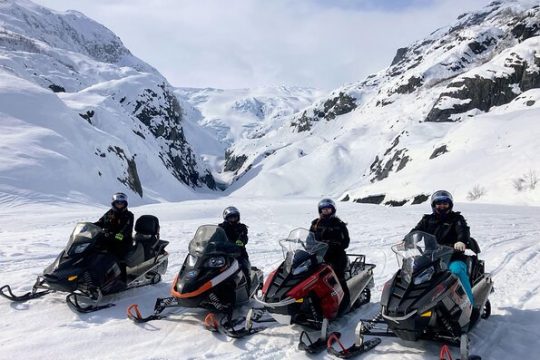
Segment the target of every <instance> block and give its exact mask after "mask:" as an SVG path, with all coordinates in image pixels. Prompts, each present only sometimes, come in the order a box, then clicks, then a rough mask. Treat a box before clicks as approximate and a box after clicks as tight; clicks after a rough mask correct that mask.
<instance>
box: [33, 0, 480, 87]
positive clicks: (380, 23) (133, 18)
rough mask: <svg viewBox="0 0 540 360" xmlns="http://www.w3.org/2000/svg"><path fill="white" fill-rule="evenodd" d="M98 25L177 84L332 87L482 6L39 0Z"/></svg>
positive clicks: (340, 0)
mask: <svg viewBox="0 0 540 360" xmlns="http://www.w3.org/2000/svg"><path fill="white" fill-rule="evenodd" d="M36 2H37V3H40V4H42V5H45V6H48V7H51V8H54V9H57V10H65V9H69V8H75V10H78V11H81V12H83V13H85V14H86V15H87V16H89V17H91V18H93V19H95V20H96V21H98V22H100V23H102V24H104V25H105V26H107V27H108V28H110V29H111V30H112V31H114V32H115V33H116V34H117V35H118V36H120V38H121V39H122V41H123V42H124V44H125V45H126V46H127V47H128V48H129V49H130V50H131V51H132V52H133V53H134V54H135V55H136V56H138V57H140V58H141V59H142V60H144V61H146V62H148V63H150V64H151V65H153V66H154V67H156V68H157V69H158V70H159V71H160V72H161V73H163V75H165V76H166V77H167V79H169V81H170V82H171V83H172V84H173V85H176V86H192V87H220V88H239V87H256V86H274V85H298V86H312V87H318V88H325V89H332V88H336V87H338V86H340V85H342V84H344V83H350V82H354V81H358V80H362V79H364V78H365V77H366V76H367V75H368V74H370V73H373V72H376V71H379V70H382V69H383V68H385V67H386V66H388V65H389V64H390V62H391V61H392V58H393V56H394V54H395V51H396V50H397V48H398V47H403V46H406V45H408V44H410V43H412V42H414V41H416V40H419V39H421V38H423V37H425V36H426V35H428V34H429V33H431V32H432V31H434V30H435V29H437V28H439V27H442V26H446V25H449V24H450V23H451V22H452V21H453V20H454V19H455V18H456V17H457V16H458V15H459V14H461V13H463V12H465V11H468V10H472V9H479V8H481V7H482V6H484V5H486V4H487V3H488V2H489V1H488V0H453V1H452V0H440V1H436V0H365V1H353V0H316V1H308V0H275V1H266V0H227V1H220V0H198V1H189V0H154V1H143V0H116V1H112V0H108V1H107V0H79V1H77V2H73V1H69V0H39V1H36Z"/></svg>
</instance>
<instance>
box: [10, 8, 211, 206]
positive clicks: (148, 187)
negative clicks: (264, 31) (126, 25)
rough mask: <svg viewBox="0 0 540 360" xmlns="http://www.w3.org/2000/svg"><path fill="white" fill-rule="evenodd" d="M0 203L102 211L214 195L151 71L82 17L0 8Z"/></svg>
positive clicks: (179, 113) (165, 87) (167, 92)
mask: <svg viewBox="0 0 540 360" xmlns="http://www.w3.org/2000/svg"><path fill="white" fill-rule="evenodd" d="M0 78H1V81H0V92H1V94H2V96H1V98H0V141H1V144H2V146H1V147H0V163H1V165H0V179H2V181H1V182H0V197H9V198H17V197H19V198H21V201H24V198H28V195H29V194H34V196H37V194H39V195H40V196H42V197H43V198H46V197H50V198H65V199H71V200H78V201H97V202H101V203H106V202H107V201H108V199H107V198H108V196H109V194H110V193H112V192H115V191H126V192H128V193H130V194H131V195H133V196H132V200H133V201H134V202H135V203H137V202H139V203H140V202H148V201H155V200H163V199H165V200H179V199H185V198H193V197H194V196H195V193H194V191H193V188H199V187H205V188H206V187H209V188H214V181H213V178H212V176H211V174H210V172H209V171H208V170H207V169H206V168H205V166H204V164H203V163H202V161H201V160H200V159H199V158H198V156H197V155H196V154H195V153H194V151H193V149H192V148H191V146H190V145H189V143H188V142H187V141H186V139H185V136H184V130H183V127H182V125H183V122H184V120H185V119H184V116H185V112H186V110H189V109H186V110H185V109H184V108H182V107H181V106H180V103H179V101H178V100H177V98H176V96H174V94H173V88H171V86H170V85H169V84H168V82H167V81H166V79H165V78H163V76H161V75H160V74H159V73H158V72H157V71H156V70H155V69H154V68H152V67H151V66H149V65H148V64H146V63H144V62H143V61H141V60H139V59H138V58H136V57H134V56H133V55H132V54H131V53H130V52H129V50H127V49H126V48H125V47H124V46H123V45H122V42H121V41H120V39H119V38H118V37H117V36H116V35H114V34H113V33H112V32H111V31H109V30H108V29H106V28H105V27H103V26H102V25H100V24H97V23H96V22H94V21H92V20H91V19H89V18H87V17H85V16H84V15H82V14H80V13H77V12H74V11H68V12H65V13H60V12H55V11H52V10H49V9H46V8H44V7H41V6H38V5H35V4H33V3H32V2H30V1H26V0H15V1H2V2H0Z"/></svg>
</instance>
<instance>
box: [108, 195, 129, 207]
mask: <svg viewBox="0 0 540 360" xmlns="http://www.w3.org/2000/svg"><path fill="white" fill-rule="evenodd" d="M119 202H121V203H124V205H125V206H126V207H127V206H128V197H127V195H126V194H124V193H122V192H117V193H115V194H113V196H112V202H111V206H112V207H114V203H119Z"/></svg>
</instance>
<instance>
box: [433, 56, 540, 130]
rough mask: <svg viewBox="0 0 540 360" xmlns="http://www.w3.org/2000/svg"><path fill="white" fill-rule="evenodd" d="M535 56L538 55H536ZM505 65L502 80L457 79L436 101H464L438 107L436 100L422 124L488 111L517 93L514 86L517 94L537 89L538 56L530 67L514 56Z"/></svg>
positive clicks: (538, 78)
mask: <svg viewBox="0 0 540 360" xmlns="http://www.w3.org/2000/svg"><path fill="white" fill-rule="evenodd" d="M537 54H538V53H537ZM506 66H507V67H508V68H511V69H512V71H511V72H510V73H509V74H506V75H505V76H502V77H495V78H493V79H490V78H483V77H480V76H479V75H476V76H474V77H463V78H459V79H457V80H455V81H453V82H452V83H450V85H448V88H447V89H448V90H447V91H446V92H443V93H442V94H441V95H440V97H439V101H440V100H441V99H444V98H451V99H458V100H466V101H464V102H459V103H457V104H456V105H454V106H453V107H451V108H439V107H438V104H439V101H438V102H437V103H436V104H435V106H434V107H433V108H432V109H431V111H430V112H429V114H428V115H427V118H426V121H431V122H445V121H455V120H456V119H455V118H452V116H453V115H455V114H461V113H464V112H467V111H469V110H472V109H478V110H481V111H489V109H490V108H491V107H492V106H500V105H504V104H508V103H509V102H510V101H512V100H513V99H514V98H516V97H517V96H518V95H519V93H516V91H515V88H514V87H515V86H516V85H517V86H518V87H519V89H520V91H521V92H523V91H527V90H530V89H533V88H540V71H538V67H539V66H540V57H536V58H535V60H534V64H528V63H527V62H526V61H524V60H523V59H521V58H520V57H519V56H518V55H517V54H515V53H512V54H511V55H510V57H509V58H508V59H507V62H506Z"/></svg>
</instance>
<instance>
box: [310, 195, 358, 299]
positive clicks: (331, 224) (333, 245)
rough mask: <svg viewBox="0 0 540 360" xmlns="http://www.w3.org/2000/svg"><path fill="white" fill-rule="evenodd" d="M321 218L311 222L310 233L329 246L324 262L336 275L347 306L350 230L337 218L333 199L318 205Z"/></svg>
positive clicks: (325, 200) (323, 200)
mask: <svg viewBox="0 0 540 360" xmlns="http://www.w3.org/2000/svg"><path fill="white" fill-rule="evenodd" d="M318 210H319V217H318V218H317V219H315V220H313V221H312V222H311V227H310V228H309V231H311V232H312V233H314V234H315V239H317V241H320V242H324V243H326V244H328V250H327V251H326V254H325V255H324V261H325V262H327V263H328V264H330V266H332V268H333V269H334V272H335V273H336V275H337V277H338V279H339V282H340V284H341V287H342V288H343V292H344V294H345V297H344V301H342V304H345V303H347V302H348V301H349V288H348V287H347V282H346V281H345V269H346V267H347V255H346V253H345V249H347V248H348V247H349V242H350V238H349V230H348V229H347V224H345V223H344V222H343V221H341V219H339V218H338V217H337V216H336V204H335V203H334V201H333V200H332V199H322V200H321V201H319V204H318Z"/></svg>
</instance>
